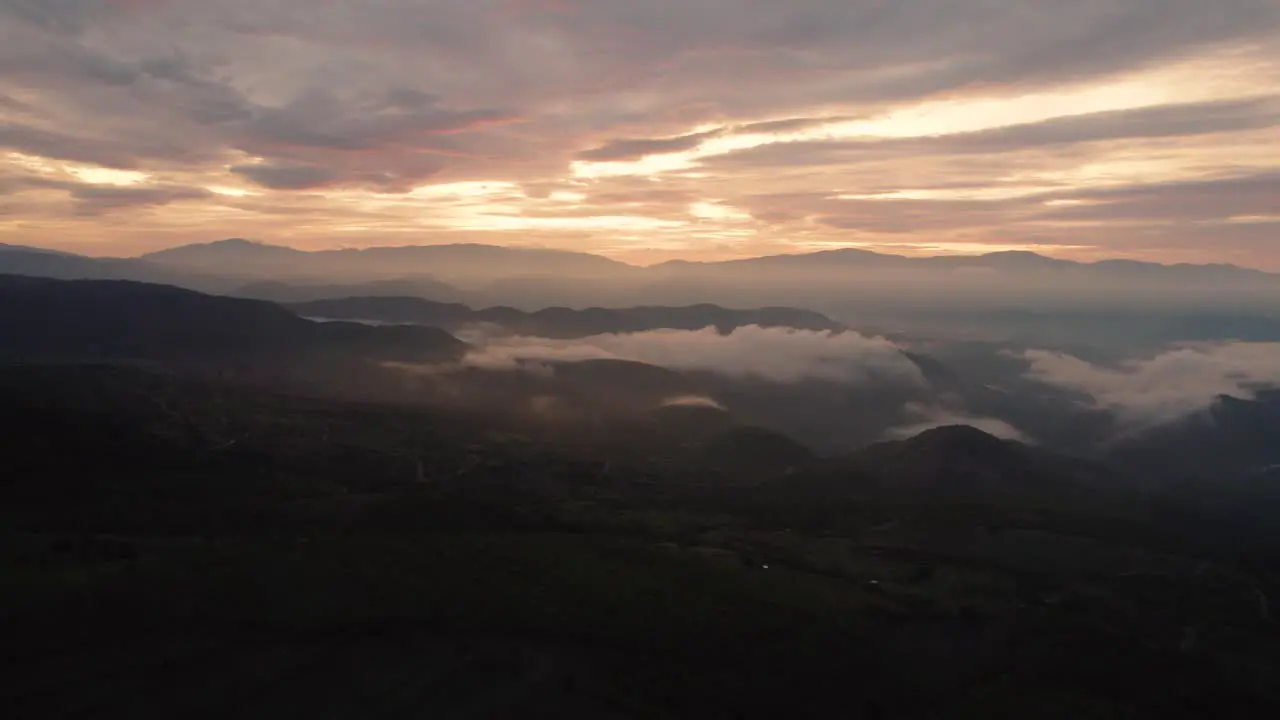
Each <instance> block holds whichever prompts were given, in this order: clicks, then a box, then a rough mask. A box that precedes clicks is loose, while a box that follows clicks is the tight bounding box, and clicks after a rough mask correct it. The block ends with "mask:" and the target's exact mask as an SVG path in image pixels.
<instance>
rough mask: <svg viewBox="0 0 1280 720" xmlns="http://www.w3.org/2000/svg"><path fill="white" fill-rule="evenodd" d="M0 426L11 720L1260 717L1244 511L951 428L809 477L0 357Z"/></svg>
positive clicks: (0, 690)
mask: <svg viewBox="0 0 1280 720" xmlns="http://www.w3.org/2000/svg"><path fill="white" fill-rule="evenodd" d="M0 414H3V418H2V420H3V423H4V427H5V428H6V439H5V465H6V471H5V473H4V474H3V480H2V481H0V494H2V496H0V528H3V532H2V533H0V548H2V552H3V561H2V562H0V567H3V568H4V570H3V574H2V575H0V625H2V629H0V632H2V633H3V637H4V638H5V641H4V642H3V643H0V658H3V662H4V666H5V667H6V670H5V672H4V673H3V674H2V675H0V706H2V707H4V708H5V715H6V716H7V717H14V718H30V719H35V718H114V717H120V718H147V717H164V718H173V717H182V718H202V717H205V718H226V717H246V718H257V717H261V718H273V719H275V718H289V717H300V718H303V717H305V718H380V717H383V718H409V717H453V718H502V717H511V718H515V717H544V716H546V717H550V716H559V717H591V718H608V717H617V718H650V717H655V718H661V717H693V718H735V717H822V718H830V717H866V718H876V717H881V718H968V717H974V718H1000V717H1007V718H1055V717H1061V718H1179V717H1185V718H1193V717H1194V718H1201V717H1270V716H1272V715H1273V714H1274V713H1275V712H1276V711H1277V710H1280V684H1277V682H1276V681H1277V680H1278V679H1280V647H1278V643H1277V640H1276V628H1275V625H1274V622H1273V617H1272V613H1273V609H1272V607H1271V599H1270V598H1271V597H1272V596H1273V594H1274V592H1275V591H1276V588H1277V586H1278V585H1280V583H1278V582H1277V580H1278V578H1277V574H1276V567H1277V565H1276V560H1277V558H1280V552H1278V551H1277V545H1276V543H1275V541H1276V533H1275V532H1274V531H1273V530H1272V528H1271V525H1270V523H1269V522H1266V520H1267V518H1273V517H1275V515H1274V514H1273V513H1270V512H1269V509H1270V508H1274V507H1275V505H1267V503H1268V502H1269V501H1268V500H1267V497H1268V493H1266V492H1262V491H1259V492H1257V493H1254V494H1249V490H1248V489H1247V488H1246V489H1241V490H1238V493H1239V495H1237V496H1231V497H1240V498H1243V499H1242V500H1240V501H1239V503H1238V504H1234V505H1233V504H1232V502H1229V501H1227V500H1220V501H1217V502H1214V503H1207V502H1204V499H1205V495H1204V493H1205V492H1208V491H1206V490H1205V489H1204V488H1201V487H1199V486H1196V485H1194V484H1188V483H1182V484H1179V485H1177V486H1176V487H1164V488H1161V489H1151V488H1150V487H1147V486H1146V485H1144V486H1143V489H1140V490H1139V489H1133V488H1134V487H1137V486H1136V485H1130V484H1126V483H1125V482H1124V478H1117V477H1115V476H1113V475H1112V474H1111V472H1112V471H1110V470H1108V469H1106V468H1103V467H1095V466H1092V465H1089V464H1087V463H1083V462H1076V461H1071V460H1068V459H1066V458H1062V457H1059V456H1054V455H1051V454H1048V453H1044V452H1042V451H1038V450H1034V449H1032V448H1029V447H1025V446H1021V445H1018V444H1016V443H1008V442H1003V441H999V440H996V439H995V438H992V437H990V436H987V435H984V434H982V433H979V432H977V431H975V430H972V429H969V428H943V429H940V430H936V431H931V432H929V433H926V434H924V435H922V436H919V437H917V438H914V439H912V440H907V441H902V442H899V443H890V444H885V445H880V446H875V447H872V448H869V449H868V450H866V451H864V452H862V453H859V454H857V455H854V456H849V457H842V458H835V459H826V460H817V459H806V458H798V457H797V456H796V452H797V450H796V448H795V447H793V446H792V445H790V444H787V443H784V442H781V441H776V439H772V438H771V437H770V436H768V435H767V434H765V433H761V434H758V435H751V434H749V433H748V434H746V435H743V433H744V432H745V431H743V430H740V429H733V428H729V429H721V430H718V431H716V432H710V431H708V434H707V435H705V436H703V437H702V439H701V440H700V441H699V442H697V443H693V444H690V443H687V442H686V443H683V444H679V443H673V441H672V440H671V439H670V438H669V437H667V436H665V435H663V434H662V433H660V432H655V433H649V434H646V433H644V432H641V431H639V430H638V429H637V428H638V426H629V427H626V428H623V427H621V426H619V427H617V428H613V429H610V428H603V429H601V428H597V429H596V430H595V431H594V432H596V433H598V434H600V435H601V436H603V434H605V433H607V432H611V431H616V432H617V433H620V434H622V433H624V432H625V434H626V438H625V442H624V441H622V440H619V441H618V442H617V443H614V444H613V445H610V444H608V443H604V444H596V443H592V444H591V445H590V447H594V448H597V453H596V455H592V454H591V453H590V452H587V451H585V450H584V449H583V444H582V443H581V442H578V443H575V442H571V441H570V439H569V438H564V437H557V436H554V435H545V436H537V435H535V434H534V433H533V432H532V431H531V430H529V429H528V428H521V427H518V426H516V425H514V424H511V423H507V424H504V423H503V422H502V421H501V420H500V419H496V418H491V417H484V416H481V415H478V414H477V415H467V414H465V413H462V412H460V411H458V410H456V409H453V410H449V411H447V413H444V412H443V411H433V410H430V409H424V408H406V407H403V406H388V405H378V404H362V403H357V402H352V401H340V400H333V399H321V398H314V397H306V396H305V395H303V394H279V393H276V392H272V391H269V390H266V389H262V388H260V387H256V388H255V387H252V386H245V385H232V384H224V383H219V382H216V381H213V380H210V379H207V378H202V377H194V376H185V375H176V374H172V373H169V372H167V371H162V370H157V369H154V368H138V367H127V366H121V365H118V364H115V365H103V364H97V365H84V364H40V365H32V364H24V363H18V362H11V363H8V364H6V365H5V366H4V367H3V368H0ZM668 420H670V418H668ZM766 440H773V441H774V442H773V443H772V444H770V442H766ZM605 447H609V448H617V449H618V450H617V452H615V453H613V454H612V455H611V456H608V457H604V456H601V454H600V453H602V452H603V451H602V450H599V448H605ZM744 448H751V449H753V450H754V451H756V452H757V453H760V454H761V455H762V457H761V458H759V459H758V462H754V463H752V465H751V466H750V467H747V468H743V467H741V466H740V465H735V464H734V462H732V461H733V459H734V458H736V457H740V456H741V453H742V452H744ZM624 450H625V452H624ZM611 452H612V451H611ZM770 453H776V454H778V455H779V457H777V458H776V459H777V460H778V463H777V466H778V467H779V468H782V469H774V468H771V467H770V464H769V463H768V462H766V460H768V459H769V458H768V457H767V456H768V455H769V454H770ZM784 465H785V467H782V466H784ZM1147 485H1149V484H1147ZM1271 495H1272V496H1274V493H1272V494H1271ZM1214 497H1215V498H1220V497H1222V496H1218V495H1215V496H1214ZM1243 507H1248V508H1250V509H1251V510H1252V513H1244V514H1236V511H1237V510H1239V509H1241V508H1243ZM1248 517H1258V518H1259V521H1258V522H1257V523H1252V524H1251V523H1250V522H1248V521H1247V518H1248ZM1239 518H1245V520H1240V519H1239Z"/></svg>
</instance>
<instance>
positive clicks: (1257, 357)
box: [1026, 342, 1280, 430]
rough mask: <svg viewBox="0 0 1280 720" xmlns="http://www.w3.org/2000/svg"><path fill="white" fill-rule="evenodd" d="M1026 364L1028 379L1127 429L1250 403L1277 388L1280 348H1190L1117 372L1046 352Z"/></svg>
mask: <svg viewBox="0 0 1280 720" xmlns="http://www.w3.org/2000/svg"><path fill="white" fill-rule="evenodd" d="M1026 359H1027V360H1029V361H1030V362H1031V368H1030V370H1029V373H1028V374H1029V376H1030V377H1031V378H1033V379H1036V380H1039V381H1041V382H1045V383H1048V384H1051V385H1056V386H1059V387H1063V388H1068V389H1071V390H1076V391H1079V392H1082V393H1085V394H1087V395H1089V396H1090V397H1092V398H1093V400H1094V402H1095V403H1096V405H1097V406H1098V407H1100V408H1103V409H1106V410H1109V411H1111V412H1113V413H1115V415H1116V417H1117V419H1118V420H1119V421H1120V422H1121V423H1122V424H1123V425H1124V426H1126V427H1128V428H1129V429H1131V430H1139V429H1144V428H1149V427H1154V426H1156V425H1161V424H1164V423H1168V422H1172V421H1174V420H1178V419H1180V418H1183V417H1187V416H1189V415H1193V414H1195V413H1197V412H1200V411H1202V410H1204V409H1205V408H1208V407H1209V406H1210V405H1211V404H1212V403H1213V401H1214V400H1215V399H1216V398H1217V397H1218V396H1220V395H1232V396H1235V397H1246V398H1251V397H1253V395H1254V393H1255V392H1256V390H1257V389H1258V388H1259V387H1268V386H1276V385H1280V343H1243V342H1240V343H1217V344H1200V345H1191V346H1185V347H1179V348H1176V349H1173V350H1169V351H1167V352H1164V353H1161V354H1159V355H1157V356H1155V357H1152V358H1145V359H1133V360H1127V361H1125V362H1123V363H1121V364H1119V365H1118V366H1116V367H1103V366H1099V365H1095V364H1093V363H1090V362H1087V361H1085V360H1081V359H1079V358H1077V357H1073V356H1071V355H1065V354H1061V353H1054V352H1049V351H1045V350H1029V351H1027V352H1026Z"/></svg>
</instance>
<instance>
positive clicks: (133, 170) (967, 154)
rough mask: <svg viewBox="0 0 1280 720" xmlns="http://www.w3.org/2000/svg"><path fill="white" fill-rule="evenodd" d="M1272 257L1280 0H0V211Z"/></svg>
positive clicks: (59, 225)
mask: <svg viewBox="0 0 1280 720" xmlns="http://www.w3.org/2000/svg"><path fill="white" fill-rule="evenodd" d="M232 236H235V237H249V238H254V239H260V240H263V241H266V242H273V243H279V244H286V245H292V246H295V247H301V248H333V247H361V246H373V245H404V244H414V243H423V244H426V243H442V242H464V241H465V242H486V243H495V244H507V245H526V246H529V245H534V246H546V247H557V248H567V249H575V250H586V251H591V252H599V253H602V254H606V255H609V256H611V257H615V258H618V259H622V260H626V261H629V262H637V263H649V262H655V261H660V260H666V259H670V258H687V259H699V260H710V259H723V258H732V257H742V256H750V255H762V254H771V253H782V252H802V251H810V250H818V249H831V248H837V247H862V248H869V249H874V250H883V251H887V252H898V253H904V254H941V253H957V252H963V253H974V252H985V251H991V250H1008V249H1029V250H1035V251H1038V252H1042V253H1045V254H1049V255H1055V256H1060V257H1068V258H1074V259H1095V258H1101V257H1134V258H1142V259H1149V260H1157V261H1163V262H1184V261H1185V262H1232V263H1236V264H1241V265H1247V266H1254V267H1262V268H1267V269H1273V270H1280V0H1076V1H1074V2H1064V1H1063V0H785V1H779V0H359V1H357V0H0V242H6V243H11V244H26V245H39V246H45V247H54V248H59V249H64V250H72V251H76V252H84V253H88V254H95V255H112V254H119V255H124V254H136V253H141V252H146V251H150V250H154V249H159V248H162V247H167V246H172V245H177V244H183V243H189V242H206V241H210V240H215V239H219V238H224V237H232Z"/></svg>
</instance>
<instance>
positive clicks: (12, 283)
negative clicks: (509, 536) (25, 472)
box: [0, 276, 465, 374]
mask: <svg viewBox="0 0 1280 720" xmlns="http://www.w3.org/2000/svg"><path fill="white" fill-rule="evenodd" d="M464 347H465V345H464V344H463V343H462V342H461V341H459V340H457V339H456V338H454V337H453V336H451V335H449V334H448V333H445V332H443V331H441V330H437V329H435V328H425V327H420V328H414V327H397V328H374V327H369V326H366V325H360V324H357V323H314V322H310V321H307V320H303V319H302V318H299V317H297V316H296V315H294V314H293V313H290V312H289V311H288V310H285V309H284V308H282V307H280V306H278V305H274V304H272V303H267V302H261V301H256V300H244V299H238V298H226V297H217V296H212V295H204V294H201V293H197V292H193V291H190V290H183V289H180V288H175V287H170V286H164V285H151V284H144V283H136V282H127V281H107V280H76V281H59V280H48V279H43V278H32V277H19V276H0V353H3V354H4V355H5V356H8V357H11V358H18V359H23V360H28V361H36V360H58V361H84V360H92V361H144V362H156V363H161V364H169V365H174V366H179V367H185V368H196V367H199V368H204V369H206V370H219V369H220V370H232V369H236V370H239V371H242V372H250V373H254V374H258V373H260V372H277V371H280V370H282V369H286V368H289V367H290V366H293V365H295V364H304V365H318V364H323V363H327V362H334V363H340V362H344V363H366V362H369V361H403V362H413V361H424V360H431V359H442V358H449V357H456V356H458V355H459V354H460V353H461V352H462V351H463V349H464Z"/></svg>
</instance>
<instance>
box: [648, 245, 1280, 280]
mask: <svg viewBox="0 0 1280 720" xmlns="http://www.w3.org/2000/svg"><path fill="white" fill-rule="evenodd" d="M840 268H844V269H848V270H855V269H863V268H879V269H902V270H910V269H917V270H927V269H943V270H954V269H971V270H991V271H1008V272H1015V273H1016V272H1036V273H1043V272H1051V273H1059V274H1061V273H1068V274H1097V275H1104V274H1105V275H1109V276H1128V277H1135V278H1137V277H1141V278H1161V277H1163V278H1184V279H1197V278H1198V279H1202V280H1214V281H1222V280H1229V279H1232V278H1235V279H1241V278H1244V279H1249V280H1258V279H1269V280H1272V281H1275V280H1280V276H1276V275H1272V274H1268V273H1264V272H1262V271H1259V270H1253V269H1249V268H1242V267H1238V266H1235V265H1225V264H1214V265H1192V264H1185V263H1184V264H1178V265H1163V264H1159V263H1152V262H1141V261H1136V260H1104V261H1099V262H1093V263H1082V262H1075V261H1071V260H1062V259H1058V258H1051V257H1046V256H1044V255H1040V254H1038V253H1034V252H1029V251H1025V250H1016V251H1001V252H993V253H986V254H981V255H938V256H932V257H909V256H903V255H890V254H885V253H877V252H872V251H870V250H861V249H857V248H842V249H838V250H822V251H818V252H812V253H799V254H794V255H768V256H764V257H756V258H744V259H738V260H724V261H716V262H689V261H683V260H676V261H670V262H666V263H660V264H658V265H655V266H653V267H652V268H651V270H652V272H653V273H654V274H658V275H663V276H686V275H687V276H698V275H706V276H721V277H724V276H729V275H731V274H732V273H734V272H735V271H742V272H747V271H754V270H760V269H773V270H778V271H800V270H809V271H814V272H815V273H822V274H828V273H829V272H830V271H831V270H832V269H840Z"/></svg>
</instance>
